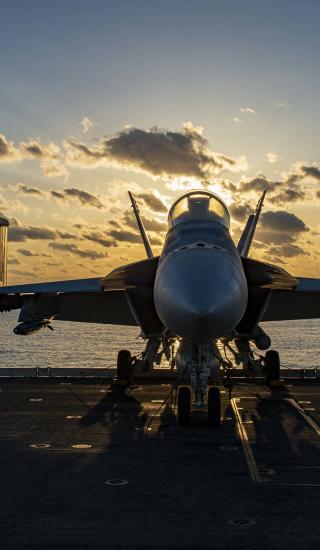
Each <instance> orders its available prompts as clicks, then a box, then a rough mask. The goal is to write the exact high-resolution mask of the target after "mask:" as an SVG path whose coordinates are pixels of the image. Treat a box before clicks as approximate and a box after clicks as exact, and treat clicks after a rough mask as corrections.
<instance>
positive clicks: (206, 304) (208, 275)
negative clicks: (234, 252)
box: [155, 249, 247, 341]
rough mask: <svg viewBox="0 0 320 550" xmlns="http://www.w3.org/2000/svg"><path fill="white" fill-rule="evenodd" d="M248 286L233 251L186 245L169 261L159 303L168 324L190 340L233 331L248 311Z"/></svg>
mask: <svg viewBox="0 0 320 550" xmlns="http://www.w3.org/2000/svg"><path fill="white" fill-rule="evenodd" d="M246 302H247V286H246V281H245V278H244V274H243V271H242V268H241V265H240V264H239V262H238V261H237V260H236V258H233V257H232V256H231V255H229V254H228V253H225V252H220V251H214V250H210V249H209V250H203V249H202V250H198V249H187V250H185V251H178V252H176V253H174V254H173V255H172V257H168V258H167V259H166V260H164V265H163V266H162V268H161V267H160V270H159V274H158V275H157V278H156V283H155V305H156V308H157V311H158V315H159V317H160V319H161V320H162V322H163V323H164V325H165V326H166V327H167V328H169V329H170V330H171V331H172V332H173V333H174V334H177V335H178V336H181V337H182V338H184V339H186V340H193V341H207V340H210V339H215V338H219V337H220V336H223V335H225V334H228V333H230V332H231V330H232V329H233V328H235V326H236V325H237V324H238V322H239V321H240V319H241V317H242V316H243V313H244V310H245V307H246Z"/></svg>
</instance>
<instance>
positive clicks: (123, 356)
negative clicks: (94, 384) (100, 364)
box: [117, 349, 132, 385]
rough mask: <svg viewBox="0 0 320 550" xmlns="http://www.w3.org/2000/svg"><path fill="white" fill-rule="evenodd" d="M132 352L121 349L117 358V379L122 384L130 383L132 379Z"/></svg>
mask: <svg viewBox="0 0 320 550" xmlns="http://www.w3.org/2000/svg"><path fill="white" fill-rule="evenodd" d="M131 365H132V357H131V353H130V351H129V350H127V349H121V350H120V351H119V352H118V358H117V379H118V382H119V383H120V384H126V385H129V384H130V379H131Z"/></svg>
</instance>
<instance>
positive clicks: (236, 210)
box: [229, 203, 253, 222]
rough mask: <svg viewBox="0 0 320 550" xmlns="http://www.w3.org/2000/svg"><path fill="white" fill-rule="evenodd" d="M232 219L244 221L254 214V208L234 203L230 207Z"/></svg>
mask: <svg viewBox="0 0 320 550" xmlns="http://www.w3.org/2000/svg"><path fill="white" fill-rule="evenodd" d="M229 212H230V214H231V218H235V219H236V220H238V221H241V222H242V221H244V220H246V219H247V218H248V216H249V215H250V214H252V213H253V208H252V207H251V206H250V205H249V204H238V203H234V204H232V205H231V206H230V207H229Z"/></svg>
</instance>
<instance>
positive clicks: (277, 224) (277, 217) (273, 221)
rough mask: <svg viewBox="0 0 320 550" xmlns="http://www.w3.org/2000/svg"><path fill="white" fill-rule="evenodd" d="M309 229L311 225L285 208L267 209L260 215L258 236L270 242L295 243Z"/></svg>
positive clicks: (280, 243) (278, 243)
mask: <svg viewBox="0 0 320 550" xmlns="http://www.w3.org/2000/svg"><path fill="white" fill-rule="evenodd" d="M308 231H310V229H309V227H307V225H306V224H305V223H304V221H303V220H301V218H299V217H298V216H296V215H295V214H293V213H290V212H286V211H285V210H276V211H267V212H263V213H262V214H261V216H260V220H259V226H258V229H257V232H256V237H257V239H258V240H260V241H263V242H264V243H268V244H269V243H272V244H276V245H284V244H293V243H294V241H296V240H297V239H298V238H299V237H300V236H302V235H304V234H305V233H307V232H308Z"/></svg>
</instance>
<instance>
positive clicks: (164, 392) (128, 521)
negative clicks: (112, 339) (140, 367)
mask: <svg viewBox="0 0 320 550" xmlns="http://www.w3.org/2000/svg"><path fill="white" fill-rule="evenodd" d="M0 388H1V392H0V541H1V543H0V546H1V548H4V549H9V548H17V549H18V548H19V549H20V548H21V549H24V550H28V549H76V548H77V549H79V550H80V549H97V550H100V549H102V548H103V549H129V548H130V549H131V548H132V549H139V550H140V549H141V550H143V549H148V550H152V549H159V548H166V549H168V550H174V549H178V548H181V549H191V548H192V549H198V548H199V549H201V548H208V549H209V548H210V549H211V548H212V549H220V548H221V549H222V548H223V549H235V548H237V549H242V548H243V549H246V550H250V549H255V550H256V549H257V548H259V549H278V548H279V549H280V548H281V549H283V548H290V547H293V546H295V547H298V548H299V549H300V550H303V549H306V548H308V549H310V550H311V549H314V548H318V547H319V546H320V522H319V512H318V509H319V500H320V460H319V458H320V435H319V431H318V427H317V426H318V423H319V422H320V417H319V414H320V387H319V385H318V383H316V382H315V383H312V382H308V383H306V384H302V383H301V384H293V385H292V384H290V386H286V387H285V388H283V389H277V390H274V391H273V392H270V391H269V390H267V389H266V388H264V387H262V386H255V385H252V384H240V385H238V387H237V388H236V389H235V391H234V394H233V398H234V399H233V401H232V402H230V401H229V399H228V395H227V393H223V395H222V397H223V423H222V426H221V427H220V428H218V429H214V428H208V427H207V426H206V414H205V412H204V411H194V413H193V425H192V426H191V427H190V428H180V427H178V426H177V424H176V419H175V409H174V407H175V403H174V394H173V393H172V392H171V387H170V386H169V385H157V386H152V385H148V386H138V387H135V388H133V389H131V390H129V391H128V392H125V391H124V390H123V389H121V388H117V387H112V386H110V385H109V384H108V382H107V381H106V380H104V381H103V380H101V381H98V382H96V383H93V382H89V381H88V382H84V381H82V382H81V383H77V382H76V381H72V382H62V383H61V382H59V381H55V380H43V381H39V380H37V381H31V380H29V381H14V380H11V381H9V380H5V379H3V380H0Z"/></svg>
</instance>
